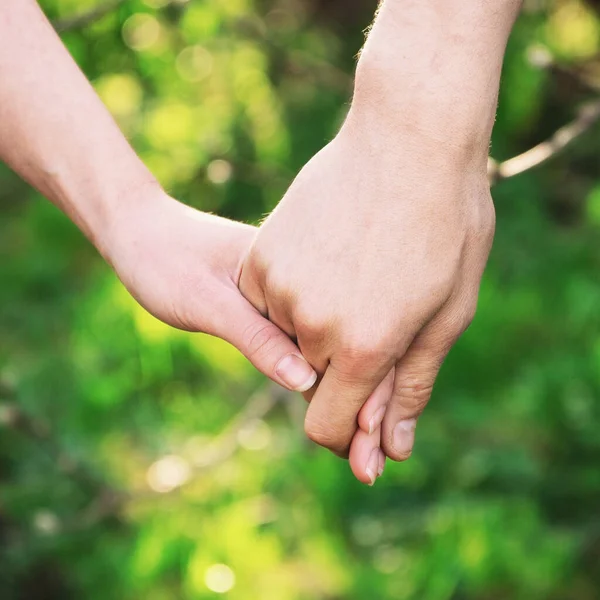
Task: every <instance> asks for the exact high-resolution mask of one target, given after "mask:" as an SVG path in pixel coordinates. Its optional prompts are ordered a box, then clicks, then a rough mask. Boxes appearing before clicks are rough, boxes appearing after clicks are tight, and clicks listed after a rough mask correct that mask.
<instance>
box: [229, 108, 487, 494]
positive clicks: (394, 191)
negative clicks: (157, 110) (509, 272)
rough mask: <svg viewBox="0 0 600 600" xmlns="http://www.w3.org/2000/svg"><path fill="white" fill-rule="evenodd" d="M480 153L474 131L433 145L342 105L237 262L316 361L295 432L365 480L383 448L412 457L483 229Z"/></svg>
mask: <svg viewBox="0 0 600 600" xmlns="http://www.w3.org/2000/svg"><path fill="white" fill-rule="evenodd" d="M486 157H487V153H486V146H485V143H484V144H483V147H482V148H480V149H479V151H478V152H475V149H474V148H473V147H466V149H465V150H464V151H463V150H461V149H460V147H456V148H455V147H453V148H450V149H449V148H443V149H442V148H438V147H437V145H436V144H434V143H432V142H431V141H430V140H428V139H427V138H424V137H422V136H421V137H420V136H419V135H417V134H415V133H414V132H413V133H412V134H409V133H408V130H407V133H406V135H404V136H399V135H398V131H394V132H393V134H392V133H390V132H388V131H387V130H386V129H385V128H382V129H381V130H380V131H376V128H375V126H374V124H373V122H369V123H368V126H367V125H366V123H365V122H364V121H361V119H359V118H355V116H354V115H353V114H352V113H351V115H350V117H349V119H348V121H347V122H346V124H345V125H344V127H343V129H342V131H341V132H340V134H339V135H338V136H337V138H336V139H335V140H334V141H333V142H332V143H331V144H329V145H328V146H327V147H326V148H325V149H324V150H323V151H321V152H320V153H319V154H318V155H317V156H316V157H315V158H314V159H313V160H312V161H311V162H310V163H309V164H308V165H307V166H306V167H305V168H304V170H303V171H302V172H301V173H300V175H299V176H298V178H297V179H296V181H295V182H294V183H293V184H292V186H291V188H290V190H289V191H288V193H287V195H286V196H285V198H284V199H283V200H282V202H281V203H280V205H279V206H278V207H277V209H276V210H275V211H274V213H273V214H272V215H271V216H270V217H269V219H268V220H267V221H266V222H265V224H264V225H263V226H262V227H261V229H260V230H259V234H258V236H257V238H256V241H255V243H254V245H253V247H252V250H251V252H250V255H249V258H248V260H247V261H246V263H245V264H244V268H243V272H242V276H241V281H240V289H241V290H242V292H243V293H244V295H245V296H246V297H247V298H248V299H249V300H250V301H251V302H252V304H253V305H254V306H256V307H257V308H258V310H259V311H260V312H261V313H262V314H264V315H268V316H269V319H270V320H271V321H272V322H273V323H275V324H276V325H277V326H278V327H280V328H281V329H282V330H283V331H285V332H286V333H287V334H288V335H289V336H290V337H292V338H294V339H297V340H298V346H299V348H300V349H301V351H302V353H303V355H304V357H305V358H306V360H308V362H309V363H310V364H311V365H312V366H313V367H315V369H316V370H317V372H318V373H319V376H320V380H319V384H318V387H317V388H316V391H315V390H311V392H310V393H309V394H307V398H308V399H309V400H310V406H309V408H308V412H307V415H306V423H305V429H306V433H307V435H308V436H309V437H310V438H311V439H312V440H314V441H315V442H317V443H319V444H320V445H322V446H325V447H327V448H329V449H331V450H332V451H334V452H335V453H337V454H340V455H347V454H348V453H350V461H351V466H352V468H353V471H354V473H355V474H356V476H357V477H358V478H359V479H361V480H362V481H364V482H365V483H372V482H373V479H374V474H375V473H376V472H379V471H380V470H381V469H382V468H383V459H384V457H383V455H382V454H381V450H383V452H384V453H385V454H386V455H387V456H389V457H390V458H392V459H394V460H404V459H406V458H408V457H409V456H410V454H411V452H412V447H413V443H414V429H415V425H416V419H417V418H418V417H419V415H420V414H421V412H422V411H423V409H424V407H425V405H426V404H427V402H428V400H429V398H430V395H431V391H432V388H433V384H434V381H435V379H436V376H437V373H438V370H439V368H440V366H441V364H442V362H443V360H444V358H445V356H446V354H447V353H448V351H449V350H450V348H451V347H452V345H453V344H454V342H455V341H456V340H457V339H458V337H459V336H460V335H461V333H462V332H463V331H464V330H465V329H466V328H467V326H468V325H469V323H470V322H471V320H472V318H473V315H474V313H475V308H476V302H477V295H478V288H479V283H480V279H481V276H482V273H483V270H484V267H485V264H486V261H487V258H488V254H489V251H490V247H491V243H492V239H493V232H494V209H493V205H492V202H491V197H490V194H489V186H488V182H487V176H486ZM357 427H360V430H359V431H357ZM355 434H356V437H354V436H355ZM353 437H354V441H353ZM380 448H381V450H380Z"/></svg>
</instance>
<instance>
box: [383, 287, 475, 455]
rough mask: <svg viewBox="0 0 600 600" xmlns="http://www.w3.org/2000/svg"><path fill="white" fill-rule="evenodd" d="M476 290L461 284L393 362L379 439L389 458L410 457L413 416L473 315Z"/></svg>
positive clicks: (413, 430)
mask: <svg viewBox="0 0 600 600" xmlns="http://www.w3.org/2000/svg"><path fill="white" fill-rule="evenodd" d="M476 304H477V294H476V293H473V292H472V288H471V287H464V288H461V289H460V291H458V292H457V293H456V294H455V295H454V296H453V297H452V298H451V299H450V301H449V302H448V303H447V304H446V305H445V306H444V308H442V310H441V311H440V312H439V313H438V314H437V315H436V317H434V319H433V320H432V321H431V322H430V323H429V324H428V325H426V326H425V328H424V329H423V330H422V331H421V333H420V334H419V335H418V336H417V337H416V338H415V339H414V340H413V343H412V344H411V345H410V347H409V349H408V350H407V352H406V354H405V355H404V356H403V357H402V358H401V359H400V360H399V361H398V363H397V365H396V374H395V380H394V392H393V394H392V399H391V401H390V403H389V405H388V407H387V410H386V414H385V417H384V419H383V424H382V435H381V442H382V444H381V445H382V448H383V451H384V452H385V454H386V455H387V456H388V457H389V458H391V459H392V460H397V461H403V460H406V459H407V458H409V457H410V455H411V453H412V450H413V446H414V441H415V428H416V425H417V419H418V417H419V416H420V415H421V413H422V412H423V410H424V408H425V406H426V405H427V403H428V402H429V400H430V398H431V393H432V391H433V386H434V384H435V380H436V379H437V376H438V373H439V371H440V368H441V366H442V364H443V362H444V360H445V358H446V356H447V355H448V352H450V349H451V348H452V346H453V345H454V343H455V342H456V341H457V340H458V338H459V337H460V336H461V335H462V333H464V331H465V330H466V329H467V327H468V326H469V324H470V323H471V321H472V320H473V317H474V315H475V308H476Z"/></svg>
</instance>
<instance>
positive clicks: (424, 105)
mask: <svg viewBox="0 0 600 600" xmlns="http://www.w3.org/2000/svg"><path fill="white" fill-rule="evenodd" d="M518 8H519V2H515V1H514V0H511V1H509V0H497V1H496V2H494V3H492V2H481V0H455V1H454V2H452V3H449V2H447V0H426V1H423V0H419V1H417V0H386V2H384V3H383V4H382V5H381V7H380V12H379V17H378V19H377V21H376V23H375V25H374V27H373V30H372V32H371V34H370V37H369V41H368V43H367V45H366V47H365V49H364V52H363V54H362V57H361V59H360V62H359V65H358V71H357V77H356V89H355V96H354V101H353V104H352V108H351V110H350V113H349V116H348V119H347V121H346V123H345V124H344V126H343V127H342V130H341V131H340V133H339V135H338V136H337V137H336V138H335V139H334V140H333V141H332V142H331V143H330V144H329V145H328V146H327V147H326V148H325V149H324V150H323V151H321V152H320V153H319V154H318V155H317V156H316V157H315V158H314V159H313V160H312V161H310V163H309V164H308V165H307V166H306V167H305V169H303V171H302V172H301V173H300V175H299V177H298V178H297V180H296V181H295V182H294V183H293V185H292V187H291V188H290V190H289V192H288V194H287V195H286V197H285V198H284V200H283V201H282V203H281V204H280V206H279V207H278V209H277V210H276V211H275V213H274V214H273V215H272V216H271V217H270V218H269V219H268V220H267V222H266V223H265V225H264V226H263V227H262V228H261V229H260V232H259V234H258V237H257V232H256V230H255V229H254V228H252V227H249V226H247V225H242V224H237V223H232V222H230V221H226V220H224V219H220V218H218V217H214V216H212V215H206V214H203V213H200V212H198V211H195V210H193V209H191V208H189V207H186V206H184V205H182V204H180V203H179V202H177V201H176V200H174V199H173V198H170V197H169V196H168V195H167V194H166V193H165V192H164V191H163V190H162V189H161V187H160V185H159V184H158V183H157V182H156V180H155V179H154V177H153V176H152V175H151V174H150V173H149V171H148V170H147V169H146V167H145V166H144V165H143V164H142V162H141V161H140V160H139V159H138V157H137V156H136V155H135V153H134V152H133V150H132V149H131V147H130V146H129V144H128V143H127V141H126V140H125V138H124V137H123V135H122V134H121V132H120V131H119V129H118V128H117V126H116V125H115V123H114V122H113V120H112V119H111V117H110V115H109V114H108V112H107V111H106V110H105V108H104V107H103V105H102V103H101V102H100V100H99V99H98V98H97V96H96V95H95V93H94V91H93V89H92V88H91V86H90V85H89V84H88V82H87V81H86V79H85V77H84V76H83V75H82V73H81V72H80V71H79V69H78V68H77V67H76V65H75V64H74V62H73V61H72V59H71V58H70V56H69V54H68V53H67V51H66V50H65V48H64V47H63V45H62V44H61V42H60V40H59V39H58V37H57V36H56V34H55V33H54V31H53V30H52V28H51V26H50V24H49V23H48V21H47V20H46V19H45V17H44V16H43V14H42V12H41V11H40V9H39V7H38V6H37V4H36V2H34V0H5V2H4V4H3V8H2V11H0V158H1V159H2V160H4V161H5V162H6V163H7V164H9V165H10V166H11V167H12V168H13V169H14V170H15V171H16V172H17V173H19V174H20V175H21V176H22V177H23V178H24V179H26V180H27V181H29V182H30V183H31V184H32V185H33V186H34V187H36V188H37V189H38V190H40V191H41V192H42V193H43V194H44V195H46V196H47V197H48V198H49V199H50V200H51V201H52V202H54V203H55V204H56V205H57V206H58V207H60V208H61V209H62V210H63V211H64V212H65V213H66V214H67V215H68V216H69V217H70V218H71V219H73V221H74V222H75V223H76V224H77V225H78V226H79V227H80V228H81V229H82V231H84V233H85V234H86V235H87V236H88V237H89V239H90V240H91V241H92V243H94V244H95V246H96V247H97V248H98V250H99V251H100V252H101V254H102V255H103V256H104V257H105V258H106V260H107V261H108V262H109V263H110V264H111V265H112V266H113V267H114V269H115V271H116V273H117V274H118V276H119V277H120V278H121V280H122V281H123V283H124V284H125V285H126V286H127V288H128V290H129V291H130V292H131V294H132V295H133V296H134V297H135V298H136V299H137V300H138V301H139V302H140V303H141V304H142V305H143V306H144V307H145V308H146V309H147V310H148V311H149V312H151V313H152V314H154V315H155V316H156V317H158V318H159V319H161V320H163V321H164V322H166V323H168V324H170V325H172V326H174V327H178V328H181V329H185V330H188V331H201V332H205V333H209V334H212V335H216V336H219V337H222V338H223V339H225V340H227V341H229V342H231V343H232V344H233V345H234V346H236V347H237V348H238V349H239V350H240V351H241V352H242V353H243V354H244V355H245V356H247V357H248V359H249V360H250V361H251V362H252V363H253V364H254V365H255V366H256V367H257V368H258V369H259V370H260V371H262V372H263V373H264V374H265V375H267V376H268V377H270V378H272V379H273V380H274V381H276V382H278V383H280V384H281V385H284V386H285V387H287V388H288V389H292V390H297V391H304V392H306V397H307V399H308V400H311V404H310V407H309V409H308V412H307V418H306V432H307V434H308V435H309V437H310V438H311V439H313V440H315V441H316V442H317V443H320V444H321V445H323V446H325V447H328V448H330V449H332V450H333V451H334V452H336V453H337V454H341V455H348V454H349V456H350V464H351V467H352V469H353V472H354V473H355V475H356V476H357V477H358V478H359V479H360V480H361V481H363V482H365V483H371V484H372V483H373V482H374V481H375V478H376V476H377V475H380V474H381V472H382V471H383V467H384V463H385V455H386V454H387V456H390V457H391V458H393V459H395V460H402V459H405V458H407V456H409V454H410V452H411V449H412V444H413V440H414V424H415V419H416V417H417V416H418V415H419V414H420V412H421V410H422V409H423V407H424V405H425V404H426V402H427V400H428V398H429V395H430V393H431V389H432V387H433V381H434V380H435V376H436V373H437V371H438V369H439V366H440V365H441V363H442V361H443V358H444V356H445V354H446V353H447V352H448V350H449V349H450V347H451V345H452V343H453V342H454V341H455V340H456V338H457V337H458V335H459V334H460V333H461V332H462V331H463V330H464V329H465V327H466V326H467V325H468V323H469V322H470V320H471V318H472V315H473V313H474V310H475V304H476V297H477V289H478V286H479V280H480V277H481V273H482V271H483V268H484V265H485V262H486V259H487V255H488V252H489V248H490V244H491V239H492V235H493V222H494V218H493V207H492V204H491V200H490V197H489V189H488V186H487V180H486V178H485V162H486V157H487V145H488V143H489V134H490V131H491V126H492V122H493V114H494V110H495V104H496V97H497V90H498V81H499V74H500V67H501V63H502V55H503V52H504V46H505V44H506V39H507V37H508V34H509V31H510V27H511V25H512V22H513V20H514V18H515V16H516V14H517V12H518ZM400 34H401V35H400ZM424 39H426V40H427V43H426V44H423V43H422V41H423V40H424ZM48 74H51V75H52V76H51V77H49V76H48ZM399 90H401V92H402V93H399ZM406 115H410V118H409V119H407V118H406ZM240 288H241V291H240ZM241 292H243V293H241ZM267 317H268V319H267ZM292 339H294V340H297V345H296V344H295V343H294V341H292ZM302 355H304V357H305V358H306V359H308V361H309V362H310V363H311V365H312V367H311V366H310V365H309V364H308V363H307V362H306V361H305V360H304V358H302ZM313 367H314V369H313ZM317 377H319V381H318V385H317V386H314V385H313V384H314V383H315V381H316V379H317ZM399 424H400V425H401V426H400V427H399ZM398 431H399V432H400V433H401V436H400V437H398V436H395V435H394V432H398Z"/></svg>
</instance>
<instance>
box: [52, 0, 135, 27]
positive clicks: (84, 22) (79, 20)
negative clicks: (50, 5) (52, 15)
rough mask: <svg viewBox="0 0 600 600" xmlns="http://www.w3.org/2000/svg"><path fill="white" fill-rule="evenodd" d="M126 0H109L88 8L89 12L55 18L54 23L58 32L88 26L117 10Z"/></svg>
mask: <svg viewBox="0 0 600 600" xmlns="http://www.w3.org/2000/svg"><path fill="white" fill-rule="evenodd" d="M123 1H124V0H108V1H107V2H104V3H103V4H100V5H99V6H95V7H94V8H92V9H90V10H88V11H87V12H83V13H80V14H78V15H75V16H72V17H65V18H63V19H57V20H55V21H54V22H53V23H52V25H53V26H54V29H56V31H57V32H58V33H64V32H65V31H71V30H72V29H81V28H82V27H87V26H88V25H91V24H92V23H94V22H96V21H98V20H100V19H101V18H102V17H104V16H105V15H107V14H108V13H110V12H112V11H113V10H115V9H116V8H117V7H118V6H119V5H120V4H122V3H123Z"/></svg>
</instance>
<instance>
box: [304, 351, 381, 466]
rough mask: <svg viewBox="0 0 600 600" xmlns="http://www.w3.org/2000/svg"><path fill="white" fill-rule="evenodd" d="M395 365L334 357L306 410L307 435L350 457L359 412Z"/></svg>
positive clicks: (366, 359) (320, 443)
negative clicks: (349, 450) (349, 452)
mask: <svg viewBox="0 0 600 600" xmlns="http://www.w3.org/2000/svg"><path fill="white" fill-rule="evenodd" d="M390 367H391V365H390V364H389V363H388V362H384V363H381V362H379V363H378V362H376V361H374V360H372V359H370V358H367V357H365V358H364V360H356V359H355V358H353V359H348V358H339V359H335V357H333V358H332V359H331V361H330V363H329V367H328V368H327V370H326V371H325V375H324V376H323V379H322V381H321V382H320V384H319V386H318V387H317V389H316V392H315V394H314V396H313V398H312V401H311V403H310V405H309V407H308V410H307V412H306V420H305V425H304V428H305V431H306V435H307V436H308V437H309V438H310V439H311V440H313V441H314V442H316V443H317V444H319V445H321V446H324V447H326V448H329V449H330V450H332V451H333V452H334V453H336V454H338V455H340V456H347V454H348V449H349V447H350V442H351V441H352V438H353V436H354V434H355V433H356V430H357V429H358V413H359V411H360V409H361V408H362V407H363V405H364V404H365V402H366V401H367V399H368V398H369V396H370V395H371V394H372V393H373V392H374V391H375V389H376V388H377V386H378V385H379V384H380V383H381V382H382V381H383V379H384V378H385V376H386V375H387V373H388V372H389V369H390Z"/></svg>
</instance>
